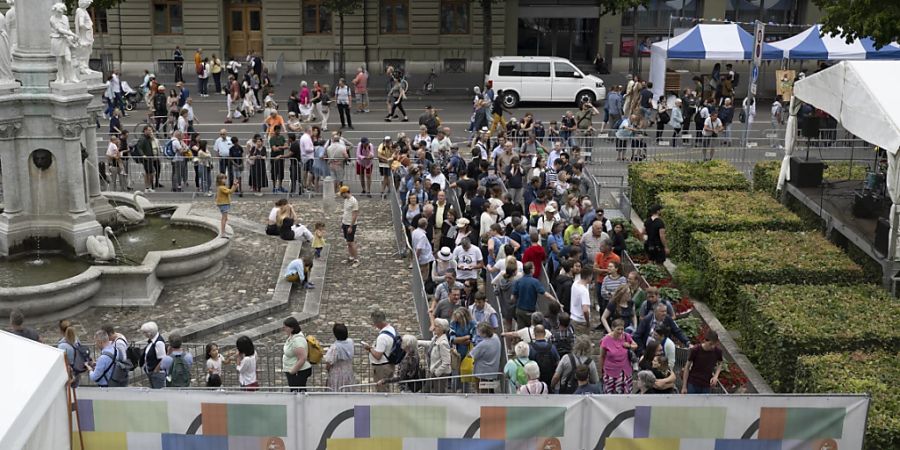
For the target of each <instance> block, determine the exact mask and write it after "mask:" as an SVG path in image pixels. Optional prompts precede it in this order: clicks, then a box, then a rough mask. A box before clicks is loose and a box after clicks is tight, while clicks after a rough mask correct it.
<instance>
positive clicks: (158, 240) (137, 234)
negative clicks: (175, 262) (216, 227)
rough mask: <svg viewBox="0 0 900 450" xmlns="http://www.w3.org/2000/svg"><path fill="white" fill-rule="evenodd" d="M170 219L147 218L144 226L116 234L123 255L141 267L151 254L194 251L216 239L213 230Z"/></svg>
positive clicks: (148, 215) (148, 216)
mask: <svg viewBox="0 0 900 450" xmlns="http://www.w3.org/2000/svg"><path fill="white" fill-rule="evenodd" d="M164 215H165V217H163V216H164ZM170 218H171V212H163V213H160V214H147V215H146V216H144V221H145V223H143V224H142V225H140V226H137V227H134V226H132V227H129V228H128V229H127V230H123V231H119V232H118V233H116V236H117V238H118V241H119V246H120V247H121V251H122V253H124V254H125V255H127V256H128V259H129V260H130V261H134V262H138V263H140V262H143V260H144V257H145V256H147V253H149V252H151V251H166V250H177V249H181V248H187V247H193V246H195V245H200V244H205V243H207V242H209V241H211V240H213V239H215V238H216V233H215V232H214V231H212V230H210V229H207V228H200V227H196V226H187V225H176V224H172V222H171V219H170Z"/></svg>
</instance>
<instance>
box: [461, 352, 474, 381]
mask: <svg viewBox="0 0 900 450" xmlns="http://www.w3.org/2000/svg"><path fill="white" fill-rule="evenodd" d="M474 373H475V359H474V358H472V345H471V344H469V351H468V352H467V353H466V357H465V358H463V359H462V360H461V361H460V362H459V374H460V375H462V377H461V379H460V381H461V382H463V383H475V382H477V379H476V378H475V377H474V376H472V374H474ZM466 375H468V376H466Z"/></svg>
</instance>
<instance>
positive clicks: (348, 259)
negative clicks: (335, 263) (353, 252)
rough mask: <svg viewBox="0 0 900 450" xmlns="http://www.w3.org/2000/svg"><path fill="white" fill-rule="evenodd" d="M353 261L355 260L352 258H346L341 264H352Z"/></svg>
mask: <svg viewBox="0 0 900 450" xmlns="http://www.w3.org/2000/svg"><path fill="white" fill-rule="evenodd" d="M351 262H353V259H352V258H344V259H342V260H341V264H350V263H351Z"/></svg>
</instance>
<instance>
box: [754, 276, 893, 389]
mask: <svg viewBox="0 0 900 450" xmlns="http://www.w3.org/2000/svg"><path fill="white" fill-rule="evenodd" d="M740 295H741V296H742V297H743V302H744V303H745V304H746V305H747V314H745V315H743V317H742V320H741V321H740V325H739V327H740V329H741V337H742V341H743V342H744V346H743V347H744V351H745V352H746V353H747V355H748V356H750V358H751V359H752V360H753V361H754V363H755V365H756V367H757V368H758V369H759V371H760V373H762V375H763V376H764V377H765V378H766V380H768V381H769V384H770V385H771V386H772V388H773V389H775V390H776V391H781V392H791V391H792V390H793V388H794V384H793V383H794V373H795V371H796V367H797V358H798V357H799V356H801V355H810V354H820V353H825V352H827V351H846V350H851V351H852V350H866V351H871V350H874V349H877V348H885V349H896V348H900V328H897V326H896V324H895V323H894V321H893V320H873V313H876V314H877V316H879V317H885V318H895V317H898V316H900V302H897V301H896V300H894V299H893V298H891V297H890V294H888V293H887V292H885V291H884V290H883V289H881V288H880V287H878V286H875V285H871V284H857V285H849V286H846V285H833V284H830V285H822V286H797V285H771V284H768V285H756V286H743V287H741V293H740Z"/></svg>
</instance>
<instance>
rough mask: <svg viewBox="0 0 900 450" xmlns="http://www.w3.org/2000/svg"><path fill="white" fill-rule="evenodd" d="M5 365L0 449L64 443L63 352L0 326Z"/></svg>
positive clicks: (0, 382) (38, 449) (0, 375)
mask: <svg viewBox="0 0 900 450" xmlns="http://www.w3.org/2000/svg"><path fill="white" fill-rule="evenodd" d="M0 348H2V349H3V352H4V354H5V356H6V358H5V359H6V361H7V363H8V365H7V367H6V368H5V369H4V370H2V371H0V399H2V402H3V405H2V406H0V449H4V450H6V449H9V450H18V449H27V450H42V449H50V448H53V449H56V448H60V449H62V448H69V418H68V416H67V411H68V400H67V398H66V383H67V382H68V379H69V375H68V373H67V372H66V362H65V356H64V355H63V352H62V351H60V350H57V349H56V348H54V347H49V346H47V345H44V344H41V343H38V342H34V341H31V340H28V339H25V338H21V337H19V336H16V335H14V334H11V333H7V332H5V331H0Z"/></svg>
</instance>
